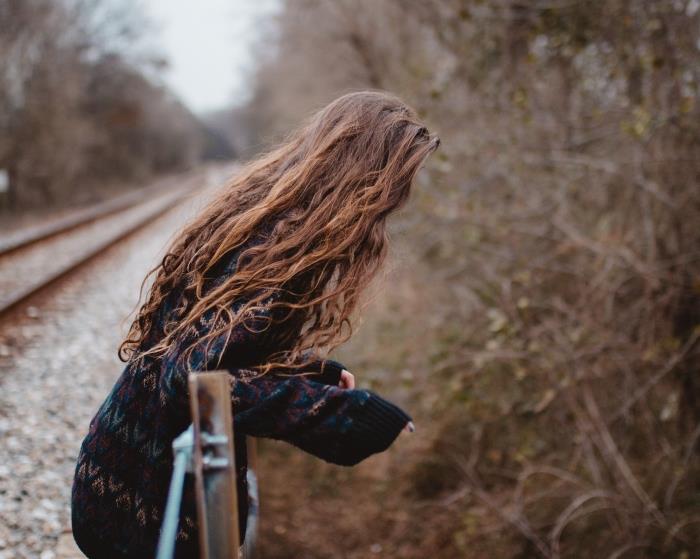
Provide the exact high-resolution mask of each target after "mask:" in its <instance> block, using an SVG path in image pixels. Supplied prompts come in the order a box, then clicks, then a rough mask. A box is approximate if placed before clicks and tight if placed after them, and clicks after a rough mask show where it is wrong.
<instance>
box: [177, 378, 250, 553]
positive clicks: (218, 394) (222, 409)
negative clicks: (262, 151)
mask: <svg viewBox="0 0 700 559" xmlns="http://www.w3.org/2000/svg"><path fill="white" fill-rule="evenodd" d="M189 386H190V407H191V410H192V424H193V426H194V473H195V490H196V494H197V519H198V522H199V545H200V554H201V557H202V559H238V557H239V546H240V536H239V533H238V506H237V504H238V500H237V495H236V464H235V461H234V453H233V419H232V413H231V395H230V385H229V373H228V372H226V371H215V372H211V373H194V374H190V376H189Z"/></svg>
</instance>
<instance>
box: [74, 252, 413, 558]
mask: <svg viewBox="0 0 700 559" xmlns="http://www.w3.org/2000/svg"><path fill="white" fill-rule="evenodd" d="M236 260H237V258H236V254H234V255H232V256H231V257H230V258H229V259H228V260H225V261H224V263H223V266H222V267H221V268H220V269H219V272H220V274H221V276H220V277H219V279H218V280H216V279H215V280H214V284H215V283H216V282H217V281H220V279H221V278H222V277H223V274H229V273H235V268H236V264H237V262H236ZM181 297H182V295H181V292H180V291H178V290H177V289H173V290H172V292H171V294H170V295H169V297H168V298H167V299H166V302H165V303H164V305H163V308H162V309H161V312H160V314H159V318H160V320H159V322H161V323H162V324H164V322H165V320H166V319H167V317H168V315H169V313H171V312H172V309H174V308H176V307H177V305H178V302H179V299H180V298H181ZM268 301H271V300H268ZM242 304H243V301H238V302H237V303H236V305H234V307H235V309H234V310H238V309H239V308H240V307H241V305H242ZM262 315H265V313H262ZM266 316H268V317H269V316H270V313H269V312H268V313H267V315H266ZM261 318H264V317H263V316H261ZM210 322H211V316H205V317H204V319H203V320H202V321H200V323H199V324H198V326H197V327H196V328H192V329H191V330H190V332H189V333H188V334H187V336H186V337H185V338H183V339H182V340H181V342H180V343H178V344H176V346H177V347H175V348H174V350H173V351H170V352H169V353H168V354H167V356H165V357H162V358H154V357H150V356H146V357H144V358H141V359H137V360H134V361H132V362H130V363H129V364H127V366H126V367H125V369H124V371H123V373H122V374H121V376H120V377H119V379H118V380H117V382H116V384H115V386H114V388H113V389H112V391H111V392H110V394H109V396H108V397H107V399H106V400H105V401H104V403H103V404H102V405H101V407H100V408H99V410H98V411H97V413H96V415H95V417H94V418H93V419H92V421H91V422H90V428H89V432H88V434H87V436H86V437H85V439H84V441H83V444H82V446H81V448H80V453H79V456H78V461H77V465H76V471H75V478H74V482H73V489H72V524H73V535H74V538H75V540H76V542H77V543H78V545H79V546H80V548H81V549H82V550H83V552H84V553H85V554H86V555H87V556H88V557H90V558H100V559H111V558H124V557H129V558H152V557H154V555H155V548H156V545H157V541H158V536H159V533H160V526H161V522H162V517H163V511H164V508H165V502H166V499H167V492H168V486H169V482H170V476H171V473H172V464H173V454H172V449H171V443H172V441H173V439H174V438H175V437H176V436H177V435H179V434H180V433H181V432H182V431H184V430H185V429H186V428H187V427H188V425H189V424H190V423H191V417H190V411H189V401H188V385H187V371H186V368H185V367H184V366H183V365H181V363H180V362H181V360H179V359H178V357H179V350H181V349H183V348H184V347H187V345H189V343H190V342H192V341H193V340H194V341H195V342H196V340H197V339H198V338H201V337H202V335H204V333H205V332H206V329H207V328H208V327H209V326H210ZM162 324H161V326H162ZM161 334H162V330H161ZM280 339H281V338H279V337H276V332H275V329H274V328H273V327H271V328H269V329H268V330H266V331H265V332H264V333H251V332H250V331H249V330H248V329H246V328H245V327H243V326H241V327H238V328H236V329H234V331H233V332H232V335H231V336H230V337H228V339H225V337H221V338H219V339H217V340H215V342H214V344H213V346H212V348H211V350H210V351H206V352H205V351H204V348H202V347H197V348H196V350H195V352H194V353H193V354H192V359H191V361H190V364H191V368H192V370H195V371H205V370H211V369H215V368H224V369H227V370H228V371H229V373H230V375H231V376H230V379H231V401H232V405H233V414H234V437H235V441H234V444H235V453H236V470H237V482H238V496H239V520H240V526H239V529H240V531H241V540H242V539H243V537H245V523H246V518H247V510H248V501H247V495H248V490H247V486H246V468H247V458H246V446H245V437H246V435H249V436H255V437H269V438H273V439H279V440H284V441H287V442H289V443H291V444H293V445H295V446H297V447H299V448H301V449H303V450H305V451H307V452H309V453H311V454H313V455H315V456H318V457H319V458H322V459H324V460H326V461H328V462H332V463H334V464H340V465H346V466H351V465H354V464H356V463H358V462H360V461H361V460H363V459H365V458H367V457H368V456H370V455H372V454H374V453H377V452H381V451H383V450H385V449H386V448H388V447H389V446H390V445H391V443H392V442H393V441H394V439H395V438H396V437H397V436H398V435H399V433H400V432H401V430H402V429H403V427H404V426H405V425H406V423H407V422H408V421H409V420H410V417H409V416H408V415H407V414H406V413H404V412H403V411H402V410H401V409H400V408H398V407H397V406H395V405H393V404H391V403H390V402H388V401H386V400H384V399H382V398H381V397H380V396H378V395H377V394H375V393H373V392H371V391H369V390H347V389H341V388H339V387H338V386H337V384H338V382H339V378H340V372H341V370H342V368H343V366H342V365H341V364H340V363H338V362H336V361H333V360H330V359H318V358H317V359H316V360H314V361H313V362H312V363H311V365H309V366H308V367H306V368H304V369H303V370H302V371H301V372H314V373H316V374H315V375H305V376H299V375H295V376H282V375H280V374H276V372H275V371H272V373H268V374H267V375H265V376H262V377H260V376H256V375H255V372H254V369H253V368H254V367H255V366H256V365H260V364H262V363H264V362H265V361H266V358H267V357H269V356H270V354H271V353H272V352H273V351H278V350H279V349H280V348H281V345H282V342H280V341H279V340H280ZM150 342H151V343H152V342H153V340H150ZM282 349H283V348H282ZM219 358H221V361H220V363H219V365H218V367H217V361H218V359H219ZM198 556H199V552H198V533H197V521H196V509H195V500H194V483H193V481H192V479H191V476H189V475H188V476H187V480H186V482H185V489H184V495H183V503H182V508H181V513H180V529H179V533H178V539H177V546H176V557H180V558H184V557H198Z"/></svg>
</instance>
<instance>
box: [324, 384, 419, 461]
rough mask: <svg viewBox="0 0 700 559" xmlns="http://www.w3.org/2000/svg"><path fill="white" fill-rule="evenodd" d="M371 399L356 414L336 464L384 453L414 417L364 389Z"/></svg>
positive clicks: (353, 416)
mask: <svg viewBox="0 0 700 559" xmlns="http://www.w3.org/2000/svg"><path fill="white" fill-rule="evenodd" d="M362 392H366V393H368V394H369V398H368V399H367V400H366V401H365V402H364V403H363V404H362V405H361V406H359V407H358V408H357V409H356V410H355V412H354V413H353V415H352V420H353V421H352V427H351V428H350V431H349V432H348V433H347V434H346V439H345V441H346V442H345V445H344V448H343V450H342V452H341V453H340V456H338V461H337V462H336V463H339V464H342V465H346V466H353V465H355V464H357V463H358V462H360V461H362V460H364V459H365V458H367V457H368V456H371V455H372V454H376V453H378V452H383V451H384V450H386V449H387V448H389V447H390V446H391V443H393V442H394V440H395V439H396V437H398V436H399V434H400V433H401V431H402V429H403V428H404V427H405V426H406V424H407V423H408V422H409V421H411V416H410V415H408V414H407V413H406V412H404V411H403V410H402V409H401V408H399V407H398V406H396V405H394V404H392V403H391V402H389V401H387V400H385V399H383V398H382V397H381V396H378V395H377V394H375V393H374V392H372V391H371V390H364V391H362Z"/></svg>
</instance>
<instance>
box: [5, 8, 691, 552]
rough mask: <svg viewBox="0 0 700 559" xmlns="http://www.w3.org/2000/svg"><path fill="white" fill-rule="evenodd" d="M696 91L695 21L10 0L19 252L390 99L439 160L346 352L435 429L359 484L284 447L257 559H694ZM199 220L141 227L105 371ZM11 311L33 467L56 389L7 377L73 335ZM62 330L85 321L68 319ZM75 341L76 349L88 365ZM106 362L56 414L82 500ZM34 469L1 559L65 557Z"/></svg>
mask: <svg viewBox="0 0 700 559" xmlns="http://www.w3.org/2000/svg"><path fill="white" fill-rule="evenodd" d="M699 80H700V1H699V0H654V1H651V0H593V1H582V0H529V1H523V0H266V1H261V0H257V1H253V0H250V1H248V0H200V1H199V2H187V1H185V0H171V1H166V0H142V1H137V0H0V83H1V86H0V206H1V207H2V209H1V210H0V220H1V221H2V224H1V225H0V231H3V232H4V233H5V234H6V235H17V234H20V233H22V232H23V231H24V233H22V234H25V235H26V234H27V233H26V231H29V230H31V229H32V228H36V226H37V224H38V223H43V222H46V221H50V220H52V219H55V218H56V216H66V215H71V213H70V212H74V211H75V208H77V207H81V208H83V207H91V205H92V204H96V203H98V202H99V203H102V202H103V201H104V200H107V199H116V197H119V196H123V195H124V193H125V192H126V193H128V192H141V191H143V192H149V193H150V192H151V191H152V189H153V184H154V181H155V182H157V183H158V184H159V185H160V187H159V188H158V189H156V190H157V191H158V192H159V194H162V192H163V188H165V190H166V191H172V190H173V189H174V188H182V187H183V185H184V186H186V189H190V190H191V189H193V188H198V187H200V186H202V185H203V184H204V183H207V182H213V183H217V182H218V183H220V182H221V181H222V180H223V177H225V176H226V175H227V174H230V173H231V172H233V171H232V170H231V169H233V168H234V167H232V166H231V165H232V164H233V165H235V164H236V162H238V161H244V160H246V159H249V158H252V157H254V156H255V155H256V154H258V153H259V152H260V151H261V150H263V149H265V148H266V147H267V146H270V145H271V144H273V143H274V142H275V141H277V140H279V139H280V138H281V137H283V135H284V134H285V133H286V132H288V131H289V130H290V129H292V128H293V127H295V126H296V125H297V124H298V123H299V122H300V121H301V120H302V119H303V118H304V117H306V116H307V115H308V114H310V113H311V112H312V111H313V110H315V109H318V108H320V107H322V106H323V105H324V104H326V103H327V102H329V101H331V100H332V99H334V98H335V97H337V96H338V95H340V94H342V93H344V92H347V91H349V90H354V89H362V88H380V89H386V90H389V91H392V92H395V93H397V94H398V95H400V96H401V97H403V98H404V99H405V100H406V101H407V102H408V103H409V104H411V105H412V106H413V107H415V108H416V110H417V111H418V112H419V113H420V115H421V116H422V117H423V118H424V119H425V121H426V122H427V123H428V125H429V128H431V130H432V131H434V132H436V133H437V134H438V135H439V136H440V137H441V139H442V144H441V146H440V149H439V150H438V152H436V154H435V155H434V156H433V157H432V159H431V160H430V161H429V163H428V165H427V166H426V168H425V169H424V170H423V171H422V172H421V174H420V176H419V178H418V180H417V181H416V184H415V185H414V190H413V193H412V195H411V200H410V203H409V204H408V207H406V208H405V209H404V210H402V211H401V212H400V214H399V215H397V216H395V217H394V218H393V222H392V225H391V228H392V230H391V236H392V240H393V245H392V247H391V260H390V264H389V267H388V269H387V271H386V274H385V276H384V278H382V281H379V282H377V285H376V287H375V288H374V289H373V293H372V296H371V298H370V299H369V301H368V304H367V306H366V309H365V310H364V312H363V313H362V317H361V318H362V320H361V321H360V323H359V324H358V325H357V330H356V334H355V336H354V338H353V339H352V340H351V341H350V342H349V343H348V344H347V345H346V346H345V347H344V348H342V349H341V350H340V351H338V352H337V354H336V355H334V356H333V357H334V358H336V359H339V360H340V361H342V362H343V363H344V364H346V365H347V367H348V368H349V369H350V370H351V371H352V372H354V373H355V375H356V377H357V378H358V381H359V383H360V386H362V387H369V388H372V389H374V390H377V391H379V392H381V393H382V394H383V395H384V396H386V397H388V398H390V399H392V400H394V401H396V402H397V403H399V404H401V405H402V406H403V407H404V408H405V409H406V410H408V411H409V412H410V413H411V414H412V415H413V417H414V419H415V422H416V426H417V431H416V433H415V434H413V435H406V436H404V435H402V439H401V440H400V441H399V442H398V443H397V444H396V445H395V447H394V448H392V450H390V451H389V452H387V453H385V454H383V455H380V456H377V457H374V458H372V459H370V460H368V461H366V462H365V463H363V464H361V465H360V466H359V467H357V468H354V469H352V470H349V469H343V468H340V467H335V466H331V465H328V464H325V463H322V462H320V461H317V460H314V459H312V458H310V457H308V456H305V455H303V454H302V453H301V452H300V451H297V450H295V449H291V448H289V447H286V446H283V445H279V444H275V443H267V444H264V445H263V446H262V448H261V452H260V461H259V462H260V472H259V477H260V483H261V490H262V505H261V506H262V519H261V531H262V532H261V545H262V549H261V556H262V557H269V558H276V559H287V558H289V559H292V558H313V559H317V558H318V559H320V558H330V557H334V558H338V557H346V558H352V559H355V558H367V557H387V558H402V559H413V558H415V559H417V558H419V557H425V556H427V555H430V556H432V557H436V558H437V557H440V558H455V557H465V558H492V557H508V558H526V557H547V558H555V557H556V558H558V557H567V558H580V557H607V558H610V559H620V558H632V557H634V558H639V557H649V558H656V557H663V558H677V559H690V558H691V557H697V553H698V549H699V546H700V376H699V373H700V346H699V343H698V338H700V188H699V187H698V181H699V179H700V118H699V116H700V105H699V101H700V89H699V86H700V81H699ZM202 169H208V171H202ZM211 169H215V172H214V174H213V175H212V171H211ZM222 169H223V170H222ZM202 173H204V174H202ZM164 177H167V180H165V179H164ZM207 177H208V178H207ZM212 177H213V178H212ZM164 180H165V182H163V181H164ZM158 181H161V182H158ZM163 185H165V187H164V186H163ZM180 223H181V221H179V220H178V219H173V218H168V217H167V216H166V218H165V221H163V220H158V221H157V222H154V223H153V224H151V225H149V227H155V228H157V230H158V232H157V234H156V233H155V232H153V231H151V232H149V230H148V229H144V230H142V231H141V233H139V234H141V235H147V237H148V238H149V239H156V238H157V239H159V240H158V242H157V243H156V244H154V245H153V248H152V251H151V252H149V253H147V254H146V255H145V256H143V257H142V258H141V259H140V260H137V261H136V262H135V263H134V264H133V265H132V266H133V271H132V272H128V273H133V276H134V285H135V286H136V290H129V291H128V292H127V291H125V294H124V295H123V296H121V295H120V297H122V299H123V301H122V299H120V301H119V302H118V303H115V305H116V309H117V310H115V311H114V312H112V314H110V315H109V318H108V319H105V320H106V322H105V323H104V324H105V328H106V329H107V330H105V329H103V328H102V326H100V327H97V328H95V329H94V331H93V337H92V338H90V339H88V340H83V341H82V342H81V343H83V346H82V349H81V347H78V346H76V350H75V354H76V355H82V354H83V353H84V352H85V351H89V350H87V349H85V347H87V346H88V345H90V346H91V347H92V348H94V347H98V348H103V349H104V352H105V353H109V358H110V359H113V356H112V354H113V353H115V352H116V344H117V343H118V341H119V333H123V330H124V326H123V325H120V324H118V320H117V319H123V318H124V316H125V315H126V314H127V313H128V311H130V310H131V309H132V308H133V305H134V304H135V303H136V298H137V294H138V290H137V285H136V283H135V282H136V279H138V280H140V279H141V278H142V276H143V274H144V273H145V271H147V269H148V268H149V266H150V265H152V264H153V262H155V253H156V252H157V250H158V249H159V248H160V247H161V246H163V245H164V243H165V241H166V239H167V238H168V236H169V235H170V234H172V232H173V231H174V230H175V229H176V227H177V225H178V224H180ZM158 235H160V236H158ZM138 242H139V243H140V245H142V243H141V241H138ZM154 242H155V241H154ZM143 246H147V247H148V246H150V245H143ZM117 250H118V249H117ZM54 253H55V252H54ZM98 264H99V265H104V266H106V265H108V263H107V262H105V261H102V264H100V262H97V263H93V265H92V266H93V268H91V270H93V272H94V274H96V275H97V274H98V271H97V270H96V267H97V266H98ZM121 266H122V268H124V269H125V270H126V266H125V265H124V264H123V262H122V264H121ZM3 267H4V270H5V273H7V270H14V271H11V272H9V273H11V274H14V275H17V272H16V268H12V267H11V266H9V265H7V264H5V263H3V261H2V260H0V268H3ZM129 270H131V268H129ZM123 273H125V274H126V273H127V271H124V272H123ZM81 274H82V275H83V276H85V275H86V274H87V271H84V272H81ZM129 281H131V280H129ZM128 285H129V286H131V283H128ZM388 286H390V287H391V288H390V289H389V288H388ZM64 288H65V289H69V288H70V286H64ZM56 289H60V286H59V287H57V288H56ZM86 289H89V286H88V287H86V288H83V291H81V292H80V293H81V295H80V297H81V299H80V301H81V303H80V304H87V303H85V300H86V299H85V297H86V295H85V290H86ZM115 297H116V295H115ZM13 312H14V313H15V314H14V315H11V316H12V317H13V318H12V320H11V321H9V322H8V321H7V320H6V321H5V325H4V326H3V325H2V324H0V366H2V369H3V374H2V375H0V384H1V385H2V390H1V391H2V392H3V396H2V397H1V398H0V434H2V435H3V437H4V440H5V443H3V445H4V447H5V449H4V450H3V451H0V452H5V453H8V454H7V456H5V457H4V458H6V460H3V461H2V463H5V464H15V463H16V464H24V463H25V462H26V461H25V462H23V461H22V460H20V458H21V457H23V456H24V457H26V456H27V454H26V451H25V450H23V449H26V447H27V444H26V440H27V438H29V440H30V443H29V446H31V441H32V440H33V439H32V437H36V435H32V433H36V432H38V431H41V430H42V429H43V425H44V424H43V423H42V422H41V421H38V422H37V425H36V426H35V427H34V431H32V432H31V433H26V432H24V431H22V429H23V428H24V427H21V426H20V427H18V426H17V425H16V421H17V420H16V417H17V414H16V413H15V412H17V410H19V409H23V405H22V404H21V401H22V398H25V397H26V396H27V394H29V393H30V390H29V389H30V387H33V388H32V390H34V389H36V390H39V391H41V390H42V386H44V385H45V382H42V383H41V384H40V385H39V386H38V387H37V386H34V385H31V384H22V383H23V382H25V381H22V380H13V379H16V378H17V377H18V376H20V375H19V374H18V373H19V371H22V374H23V375H24V376H25V378H31V377H33V375H34V373H35V371H33V370H32V369H31V366H30V365H28V363H29V364H31V363H37V362H38V361H36V360H35V361H31V360H30V361H27V359H25V357H26V354H27V351H28V349H27V348H29V347H34V346H33V345H32V342H31V340H36V339H37V338H41V339H42V345H43V346H44V347H47V346H50V344H51V343H58V342H55V341H54V342H52V341H51V340H54V339H55V340H58V339H60V338H58V337H57V338H51V336H49V337H48V338H47V337H46V336H47V334H45V331H44V330H42V328H44V326H43V323H42V320H44V319H46V320H47V321H48V319H47V318H46V317H47V316H49V314H50V312H49V311H48V310H44V309H43V308H42V306H41V305H40V304H39V303H36V302H34V303H33V304H32V305H30V306H29V307H27V306H26V304H25V306H24V307H22V308H19V309H17V308H15V309H14V310H13ZM52 312H55V313H57V314H53V315H51V316H53V317H54V318H52V319H51V320H53V321H54V322H55V321H56V320H67V319H66V318H65V317H66V316H67V315H68V314H69V313H71V312H74V310H73V305H68V306H67V307H63V308H62V309H58V310H55V311H52ZM100 312H102V311H101V310H99V309H98V307H94V309H93V311H92V312H91V316H92V318H91V320H96V319H95V318H94V317H95V315H96V314H99V313H100ZM56 316H58V317H59V318H58V319H56V318H55V317H56ZM61 317H63V318H61ZM110 321H111V322H110ZM8 324H9V325H8ZM17 324H21V325H22V329H21V330H16V325H17ZM27 324H29V325H30V326H31V328H33V330H31V331H28V330H27V328H28V326H27ZM83 324H84V323H83V322H80V321H75V322H73V323H71V322H68V326H66V327H64V328H62V330H61V334H60V335H62V336H65V335H70V334H71V332H72V338H71V339H72V342H71V343H74V342H75V340H74V338H76V337H80V332H83V331H84V326H81V325H83ZM71 328H72V329H73V330H71ZM81 328H82V329H81ZM119 328H121V330H119ZM106 331H109V333H108V334H105V332H106ZM66 333H68V334H66ZM32 336H33V337H32ZM52 336H53V334H52ZM56 336H59V334H56ZM95 339H104V340H106V341H104V342H101V343H102V345H100V344H97V345H96V346H95V343H94V340H95ZM28 340H29V341H28ZM69 357H70V356H69ZM23 359H24V361H23ZM33 359H38V358H33ZM71 359H72V358H71ZM114 360H115V359H114ZM71 363H74V362H71ZM110 363H111V362H110ZM66 366H67V365H66V361H62V362H61V363H59V364H58V365H56V367H55V371H54V374H55V375H58V378H60V376H61V374H62V372H65V370H66V369H65V367H66ZM85 368H87V367H85ZM101 370H102V371H103V372H102V373H100V374H101V375H102V377H100V378H101V379H102V380H99V381H98V380H94V379H95V377H94V375H93V376H90V375H87V376H85V384H82V385H80V387H78V386H73V387H72V388H71V389H70V390H69V389H68V388H65V398H66V400H65V402H72V403H71V412H70V413H68V412H66V411H65V408H66V405H62V406H59V407H58V408H57V409H56V410H54V411H53V412H52V414H53V415H52V416H51V417H54V416H57V417H62V418H63V419H61V421H60V422H58V423H57V424H56V426H55V428H56V429H60V430H62V431H61V432H62V433H64V432H65V430H69V431H70V432H72V433H74V435H66V436H68V439H67V440H66V443H65V445H64V447H63V448H62V449H61V450H60V458H59V459H57V460H58V463H59V464H63V465H62V466H60V467H59V468H58V469H57V470H56V471H57V473H56V476H58V477H56V478H55V479H53V478H52V479H53V481H52V482H51V483H50V484H53V485H52V486H57V485H58V486H61V485H67V484H69V483H70V477H71V475H72V471H71V469H70V468H71V464H72V460H74V458H75V455H76V453H77V446H75V445H76V444H79V441H80V438H82V436H83V435H84V432H85V430H86V428H87V423H86V421H88V420H89V418H90V417H91V414H92V413H94V410H95V409H96V407H97V406H98V405H99V403H100V402H101V400H102V398H104V396H105V394H106V390H108V389H109V387H110V386H111V383H112V382H113V381H114V375H115V374H118V371H119V370H118V368H117V367H116V365H115V364H109V365H105V366H104V367H103V368H102V369H101ZM105 371H106V372H105ZM26 382H29V381H26ZM32 382H33V381H32ZM8 383H13V384H8ZM79 391H84V392H85V394H87V393H91V394H92V395H90V396H82V395H80V396H77V395H76V394H77V393H78V392H79ZM91 391H92V392H91ZM32 393H34V392H32ZM82 393H83V392H80V394H82ZM13 395H14V396H13ZM12 398H15V399H14V400H12ZM76 398H77V399H78V400H80V403H76V402H73V400H74V399H76ZM18 402H20V403H18ZM81 406H82V407H81ZM18 413H19V412H18ZM61 414H63V415H61ZM76 415H78V416H79V418H78V419H76V418H75V416H76ZM46 421H49V419H46ZM71 423H73V425H72V426H71V425H69V424H71ZM23 425H24V424H23ZM22 433H23V434H22ZM22 437H24V438H22ZM71 437H72V438H71ZM13 438H14V439H16V440H15V443H12V444H9V443H8V442H7V441H11V440H13ZM39 438H40V437H39ZM23 441H25V442H23ZM36 444H37V445H38V444H39V443H36ZM41 444H44V443H41ZM46 444H48V443H46ZM49 446H50V447H51V448H53V446H52V445H49ZM47 448H48V447H47ZM8 449H9V450H8ZM13 449H14V450H13ZM52 452H55V451H54V450H52ZM12 453H14V454H12ZM23 453H24V454H23ZM13 460H14V461H13ZM18 467H19V466H18ZM46 467H47V468H49V466H48V465H47V466H46ZM25 469H26V470H27V473H26V475H25V474H22V475H23V476H24V477H21V476H20V474H18V473H17V471H19V470H12V471H10V470H8V469H7V468H5V470H3V469H2V468H0V517H2V518H3V519H4V521H5V527H4V528H0V530H4V532H0V553H5V555H2V557H16V556H21V557H24V556H27V557H32V556H39V555H40V556H41V557H42V559H51V558H52V557H56V556H63V555H61V553H63V552H62V551H56V550H57V549H58V548H57V547H56V546H57V545H58V544H57V542H60V541H62V540H61V538H62V537H63V536H62V535H61V534H65V533H66V531H67V530H69V528H68V527H67V526H68V525H67V518H68V516H67V510H66V495H67V493H66V491H67V490H63V489H61V490H59V491H58V492H54V493H51V494H49V493H47V494H46V496H45V497H43V500H46V501H47V502H46V503H44V501H43V500H38V501H37V503H38V504H37V503H32V504H31V507H38V509H36V510H43V511H44V512H42V513H41V514H42V515H43V516H40V517H36V515H35V516H29V517H27V519H25V520H21V519H20V520H17V518H19V517H18V516H17V515H20V511H22V510H25V509H26V507H27V506H29V505H27V499H31V497H28V496H27V495H24V496H23V495H22V490H24V491H25V492H26V491H27V489H26V487H27V486H32V484H34V485H35V486H36V487H37V489H36V491H32V490H30V491H29V493H30V494H36V493H37V492H39V493H40V492H41V491H43V490H44V489H41V488H42V487H44V485H47V484H49V482H46V480H43V481H42V479H40V476H39V474H38V473H37V467H36V466H35V467H33V468H32V467H28V466H27V467H26V468H25ZM20 470H21V468H20ZM22 471H24V470H22ZM3 476H4V477H3ZM18 476H19V477H20V478H21V483H20V482H18V481H17V479H18ZM42 484H44V485H42ZM47 491H48V489H47ZM17 496H19V497H20V500H19V501H17V499H16V497H17ZM22 499H24V501H23V500H22ZM3 501H4V503H3ZM17 503H19V504H17ZM47 503H48V504H47ZM42 507H43V508H42ZM3 515H4V516H3ZM16 534H20V535H19V536H17V535H16ZM28 542H29V543H28ZM3 550H4V551H3ZM66 553H67V552H66ZM52 554H53V555H52Z"/></svg>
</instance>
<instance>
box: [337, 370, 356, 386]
mask: <svg viewBox="0 0 700 559" xmlns="http://www.w3.org/2000/svg"><path fill="white" fill-rule="evenodd" d="M338 386H340V388H347V389H350V390H352V389H353V388H355V376H354V375H353V374H352V373H351V372H350V371H347V370H345V369H343V370H342V372H341V373H340V383H339V384H338Z"/></svg>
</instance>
